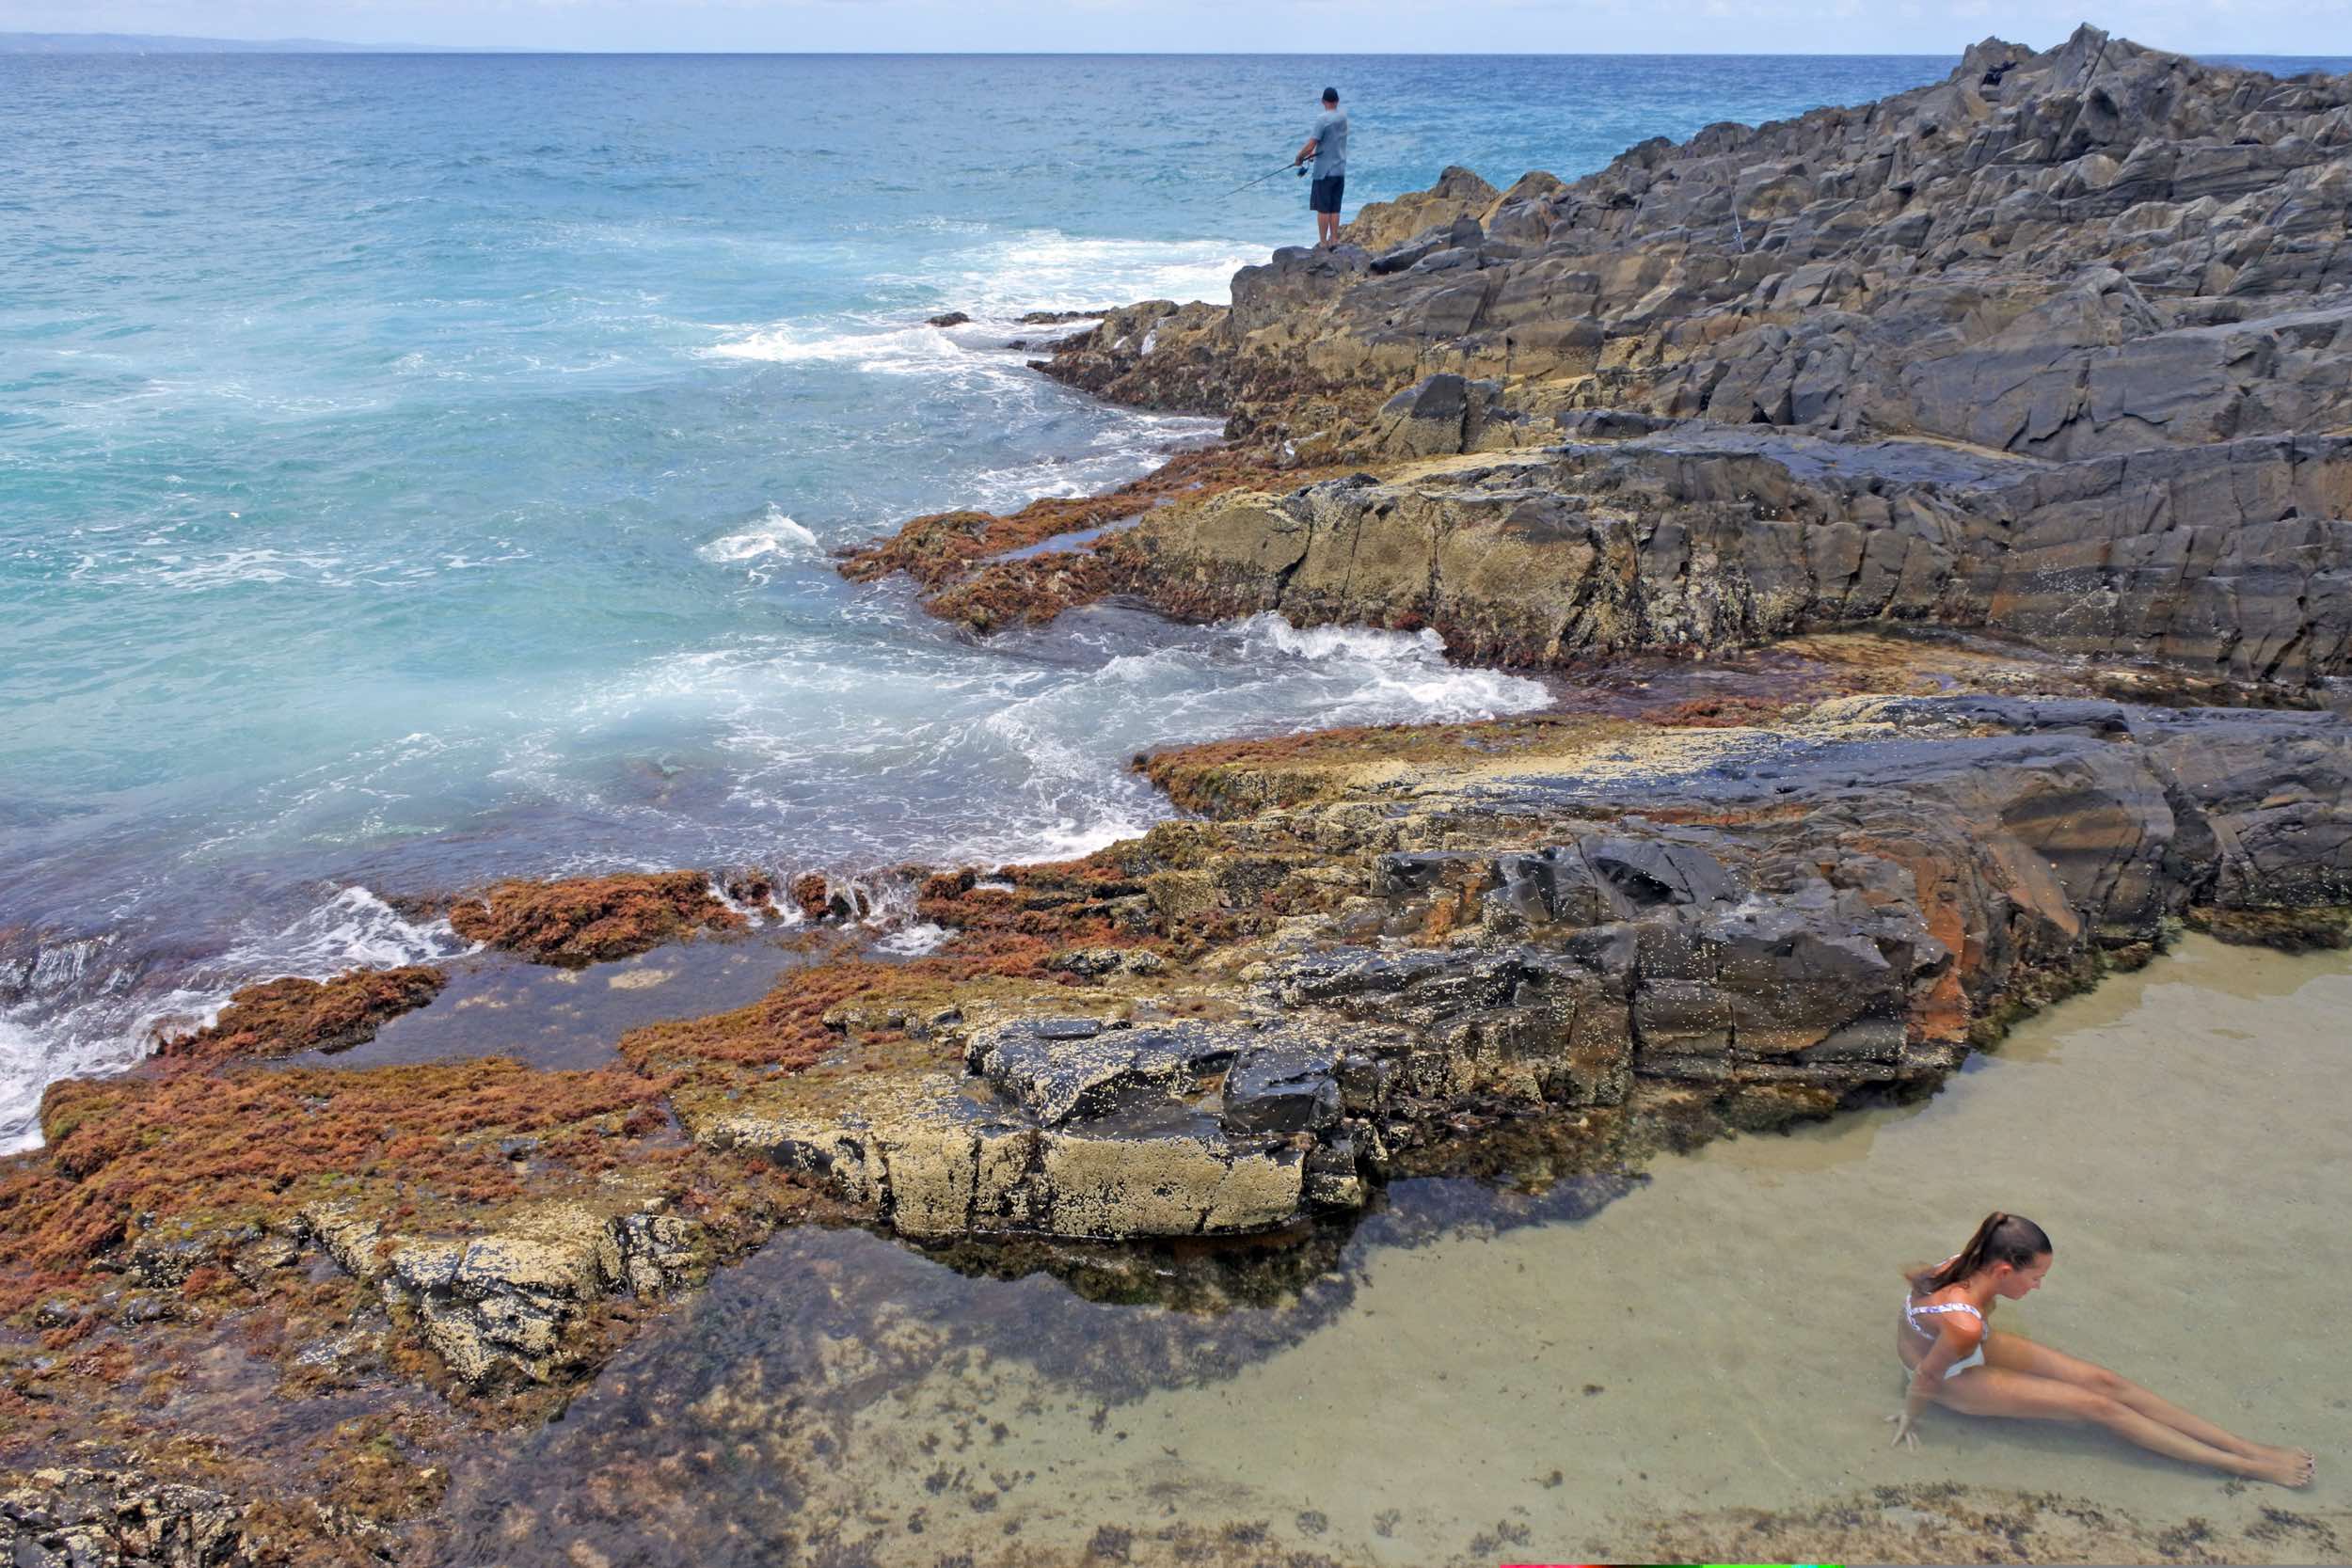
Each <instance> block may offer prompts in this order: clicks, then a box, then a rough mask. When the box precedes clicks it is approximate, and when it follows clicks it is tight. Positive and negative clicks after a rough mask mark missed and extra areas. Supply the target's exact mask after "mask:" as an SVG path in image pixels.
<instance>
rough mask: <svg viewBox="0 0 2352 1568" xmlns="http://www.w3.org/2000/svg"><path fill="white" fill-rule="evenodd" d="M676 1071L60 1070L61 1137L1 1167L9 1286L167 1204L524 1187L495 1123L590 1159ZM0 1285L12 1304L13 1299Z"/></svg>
mask: <svg viewBox="0 0 2352 1568" xmlns="http://www.w3.org/2000/svg"><path fill="white" fill-rule="evenodd" d="M669 1086H670V1085H669V1084H668V1083H667V1082H666V1081H665V1080H662V1079H659V1078H649V1077H644V1076H640V1075H638V1074H635V1073H628V1072H619V1071H611V1070H607V1071H598V1072H535V1071H532V1069H528V1068H524V1067H522V1066H520V1065H518V1064H516V1063H515V1062H512V1061H509V1060H506V1059H503V1058H499V1057H490V1058H485V1059H481V1060H475V1061H466V1062H444V1063H426V1064H422V1065H418V1066H411V1067H399V1068H375V1069H367V1070H364V1071H357V1072H348V1071H341V1070H337V1069H232V1070H229V1071H225V1072H212V1071H206V1070H204V1069H201V1068H199V1067H195V1066H190V1067H184V1068H179V1069H165V1070H164V1071H161V1072H158V1073H148V1074H132V1075H126V1076H123V1077H119V1078H110V1079H102V1080H87V1079H69V1080H66V1081H64V1082H61V1083H58V1084H55V1085H51V1086H50V1089H49V1093H48V1094H47V1096H46V1097H45V1098H44V1099H43V1101H42V1104H41V1131H42V1133H43V1135H44V1136H45V1137H46V1139H47V1140H48V1147H47V1148H45V1149H43V1150H41V1151H40V1152H39V1153H37V1154H32V1155H26V1156H20V1157H19V1158H18V1159H16V1160H13V1161H10V1162H8V1163H7V1164H5V1165H0V1280H4V1281H7V1282H8V1283H7V1284H0V1291H6V1292H8V1293H11V1294H12V1293H15V1291H17V1290H18V1289H21V1287H22V1285H23V1282H24V1279H25V1277H26V1274H27V1271H32V1272H36V1273H40V1272H45V1273H47V1274H49V1275H53V1276H54V1275H58V1274H60V1273H71V1272H72V1271H75V1270H78V1269H79V1268H80V1267H81V1266H82V1265H84V1264H86V1263H87V1262H88V1261H89V1260H90V1259H94V1258H96V1257H98V1256H99V1255H100V1254H102V1253H103V1252H104V1251H106V1250H107V1249H109V1248H111V1247H114V1246H117V1245H119V1244H120V1243H122V1242H123V1241H125V1240H126V1239H128V1238H129V1237H130V1236H131V1235H132V1234H133V1233H134V1232H135V1230H139V1229H146V1228H151V1227H153V1226H154V1225H155V1224H156V1223H158V1222H160V1221H162V1220H165V1219H190V1220H199V1221H202V1222H204V1223H207V1224H211V1223H230V1222H234V1221H237V1220H240V1219H243V1218H247V1217H251V1216H254V1215H258V1214H260V1213H262V1212H290V1211H291V1210H293V1209H294V1208H295V1207H296V1206H298V1205H299V1204H300V1203H301V1202H302V1201H304V1199H305V1198H306V1197H307V1196H317V1195H318V1194H321V1193H324V1192H325V1191H326V1190H327V1189H328V1188H330V1187H331V1188H342V1187H346V1186H350V1185H352V1184H354V1183H358V1182H365V1181H369V1180H381V1181H385V1182H387V1183H389V1184H391V1185H392V1186H393V1187H394V1188H396V1189H397V1190H398V1191H400V1192H402V1193H403V1194H405V1195H406V1196H407V1197H408V1199H409V1200H410V1201H412V1202H421V1203H425V1204H431V1205H434V1206H441V1207H448V1206H466V1205H475V1206H479V1205H485V1204H496V1203H501V1202H505V1201H509V1200H512V1199H515V1198H517V1197H520V1196H524V1189H523V1186H522V1183H521V1181H520V1180H519V1179H518V1178H517V1176H516V1172H515V1170H514V1167H513V1164H512V1163H511V1162H510V1161H508V1160H507V1159H505V1158H504V1157H503V1156H501V1154H500V1152H499V1151H498V1149H497V1148H495V1147H493V1140H494V1139H495V1138H496V1137H497V1136H500V1135H516V1134H537V1135H540V1136H541V1139H542V1145H541V1148H542V1153H543V1154H544V1155H545V1156H546V1158H547V1159H548V1160H549V1161H554V1162H563V1163H566V1164H573V1163H576V1166H575V1168H579V1169H583V1170H585V1169H594V1168H597V1167H600V1166H603V1165H605V1164H609V1162H610V1161H611V1160H612V1159H613V1158H614V1157H615V1154H616V1152H617V1150H616V1149H615V1148H613V1147H612V1146H613V1144H614V1142H615V1140H616V1139H617V1140H626V1139H627V1138H628V1137H631V1136H639V1137H642V1136H644V1134H645V1133H646V1132H650V1131H651V1130H652V1129H654V1128H655V1127H658V1126H660V1125H663V1123H664V1121H665V1118H664V1117H663V1114H662V1111H661V1109H660V1101H661V1100H662V1098H663V1096H664V1095H665V1094H666V1092H667V1090H668V1088H669ZM21 1305H22V1303H21V1302H17V1303H14V1304H11V1303H10V1302H9V1301H8V1300H6V1299H0V1312H5V1311H7V1310H12V1309H14V1307H15V1306H21Z"/></svg>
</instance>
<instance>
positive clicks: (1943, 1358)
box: [1887, 1312, 1984, 1448]
mask: <svg viewBox="0 0 2352 1568" xmlns="http://www.w3.org/2000/svg"><path fill="white" fill-rule="evenodd" d="M1937 1322H1938V1323H1939V1324H1940V1326H1941V1328H1942V1332H1941V1333H1939V1334H1937V1335H1936V1337H1935V1343H1934V1344H1932V1345H1930V1346H1929V1347H1928V1354H1925V1355H1923V1356H1921V1357H1920V1358H1919V1365H1918V1366H1917V1367H1915V1368H1914V1369H1913V1370H1912V1373H1911V1388H1910V1391H1909V1392H1908V1393H1907V1394H1905V1395H1904V1397H1903V1408H1902V1414H1901V1415H1899V1416H1889V1417H1888V1418H1887V1419H1888V1420H1890V1421H1892V1422H1894V1423H1895V1438H1894V1440H1895V1441H1896V1442H1897V1443H1909V1444H1910V1445H1911V1446H1912V1447H1914V1448H1917V1447H1918V1446H1919V1436H1918V1433H1915V1432H1914V1431H1912V1423H1913V1422H1915V1421H1916V1420H1917V1419H1918V1418H1919V1412H1920V1411H1922V1410H1925V1409H1926V1408H1927V1407H1928V1406H1929V1405H1930V1404H1931V1403H1932V1402H1934V1400H1935V1391H1936V1389H1937V1388H1939V1387H1941V1386H1943V1383H1944V1372H1945V1370H1946V1369H1947V1368H1948V1367H1950V1366H1951V1365H1952V1363H1953V1362H1955V1361H1959V1360H1962V1359H1963V1358H1964V1357H1965V1356H1966V1355H1967V1354H1968V1353H1969V1352H1970V1351H1973V1350H1975V1349H1976V1348H1977V1344H1978V1342H1979V1340H1981V1339H1982V1338H1984V1324H1983V1323H1981V1322H1979V1320H1977V1319H1975V1318H1972V1317H1970V1316H1968V1315H1967V1314H1966V1313H1964V1312H1946V1313H1944V1314H1942V1315H1941V1316H1940V1317H1939V1318H1938V1319H1937Z"/></svg>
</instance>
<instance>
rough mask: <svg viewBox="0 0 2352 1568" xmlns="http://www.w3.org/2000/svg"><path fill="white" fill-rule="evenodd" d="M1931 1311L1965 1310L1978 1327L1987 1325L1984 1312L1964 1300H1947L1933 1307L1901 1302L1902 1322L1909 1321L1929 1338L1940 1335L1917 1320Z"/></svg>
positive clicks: (1907, 1301)
mask: <svg viewBox="0 0 2352 1568" xmlns="http://www.w3.org/2000/svg"><path fill="white" fill-rule="evenodd" d="M1933 1312H1965V1313H1967V1314H1968V1315H1969V1316H1970V1317H1972V1318H1974V1319H1976V1320H1977V1326H1978V1327H1979V1328H1983V1327H1986V1326H1988V1325H1987V1324H1986V1323H1985V1321H1984V1314H1983V1313H1981V1312H1979V1311H1978V1310H1977V1309H1976V1308H1975V1307H1971V1306H1969V1305H1968V1304H1967V1303H1966V1302H1964V1301H1947V1302H1943V1303H1941V1304H1939V1305H1937V1306H1934V1307H1920V1306H1916V1305H1915V1304H1914V1303H1912V1302H1911V1301H1909V1300H1906V1301H1905V1302H1904V1303H1903V1322H1905V1323H1909V1324H1910V1325H1911V1326H1912V1327H1914V1328H1915V1329H1917V1330H1918V1331H1919V1332H1920V1333H1921V1334H1923V1335H1925V1336H1926V1337H1927V1338H1931V1339H1934V1338H1941V1336H1940V1335H1938V1334H1937V1333H1936V1331H1935V1330H1934V1329H1932V1328H1930V1327H1929V1326H1928V1325H1927V1324H1926V1323H1921V1322H1920V1321H1919V1320H1920V1319H1921V1318H1922V1317H1924V1316H1926V1315H1928V1314H1930V1313H1933Z"/></svg>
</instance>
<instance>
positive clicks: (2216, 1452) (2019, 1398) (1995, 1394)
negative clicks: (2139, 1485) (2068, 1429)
mask: <svg viewBox="0 0 2352 1568" xmlns="http://www.w3.org/2000/svg"><path fill="white" fill-rule="evenodd" d="M1990 1359H1991V1358H1990V1357H1989V1356H1988V1357H1987V1360H1988V1361H1990ZM1940 1402H1942V1403H1943V1404H1945V1405H1946V1406H1947V1407H1949V1408H1951V1409H1953V1410H1958V1411H1961V1412H1963V1414H1966V1415H1970V1416H2008V1417H2012V1418H2020V1419H2024V1420H2038V1421H2085V1422H2089V1423H2090V1424H2092V1425H2096V1426H2102V1427H2105V1428H2106V1430H2107V1431H2109V1432H2111V1433H2115V1434H2116V1435H2117V1436H2118V1437H2121V1438H2123V1439H2124V1440H2125V1441H2127V1442H2131V1443H2137V1445H2139V1446H2140V1447H2141V1448H2143V1449H2148V1450H2149V1451H2150V1452H2152V1453H2160V1454H2162V1455H2164V1456H2165V1457H2166V1458H2168V1459H2178V1460H2181V1461H2183V1462H2184V1463H2185V1464H2190V1465H2204V1466H2205V1467H2206V1468H2207V1469H2213V1470H2220V1471H2223V1472H2225V1473H2227V1474H2229V1475H2233V1476H2246V1477H2249V1478H2250V1479H2252V1480H2255V1481H2271V1482H2273V1483H2275V1484H2277V1485H2280V1486H2303V1485H2307V1484H2309V1482H2310V1481H2311V1479H2312V1478H2311V1472H2310V1471H2309V1469H2308V1468H2306V1467H2305V1466H2304V1465H2303V1464H2302V1463H2301V1461H2300V1460H2299V1459H2297V1458H2296V1457H2294V1456H2290V1455H2284V1454H2281V1455H2280V1458H2278V1459H2277V1460H2270V1459H2263V1458H2257V1457H2255V1456H2254V1455H2251V1454H2243V1453H2236V1452H2233V1451H2232V1450H2231V1449H2220V1448H2216V1447H2215V1446H2214V1445H2212V1444H2210V1443H2202V1442H2200V1441H2198V1440H2197V1439H2196V1438H2194V1437H2191V1436H2190V1435H2189V1434H2188V1433H2185V1432H2180V1431H2177V1430H2175V1429H2174V1428H2172V1427H2169V1426H2167V1425H2165V1424H2164V1423H2163V1422H2162V1421H2159V1420H2157V1419H2155V1418H2153V1417H2150V1416H2145V1415H2142V1414H2141V1413H2140V1412H2138V1411H2137V1410H2135V1409H2133V1408H2132V1407H2131V1406H2130V1405H2128V1404H2125V1403H2123V1402H2122V1401H2121V1400H2117V1399H2113V1398H2111V1397H2109V1396H2108V1395H2106V1394H2099V1393H2093V1392H2092V1391H2091V1390H2090V1389H2088V1388H2083V1387H2078V1386H2075V1385H2074V1384H2072V1383H2062V1382H2060V1381H2058V1379H2056V1378H2048V1377H2036V1376H2033V1375H2032V1374H2031V1373H2028V1372H2018V1371H2010V1370H2005V1369H2003V1368H2000V1367H1994V1366H1991V1365H1987V1366H1983V1367H1976V1368H1972V1369H1970V1370H1967V1371H1964V1372H1963V1373H1961V1374H1960V1376H1958V1377H1956V1378H1953V1379H1952V1380H1951V1381H1950V1382H1948V1383H1947V1384H1945V1385H1944V1390H1943V1393H1942V1395H1941V1397H1940Z"/></svg>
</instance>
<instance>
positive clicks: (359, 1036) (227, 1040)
mask: <svg viewBox="0 0 2352 1568" xmlns="http://www.w3.org/2000/svg"><path fill="white" fill-rule="evenodd" d="M448 984H449V976H448V975H447V974H444V973H443V972H442V971H440V970H438V969H434V968H430V967H428V966H425V965H421V964H411V965H408V966H406V967H405V968H401V969H361V970H354V971H352V972H351V973H350V974H339V975H337V976H336V977H335V978H334V979H332V980H327V981H324V982H322V981H318V980H302V979H293V978H289V979H283V980H269V981H265V982H263V983H262V984H261V985H257V986H247V987H246V988H245V989H244V990H240V991H238V992H237V993H236V994H235V995H233V996H231V997H230V999H229V1006H227V1007H225V1008H223V1009H222V1011H221V1015H220V1019H219V1021H218V1022H215V1024H213V1026H212V1027H211V1028H209V1029H202V1030H199V1031H198V1032H196V1033H195V1034H192V1035H183V1036H180V1037H177V1038H174V1039H170V1040H167V1041H166V1042H164V1046H163V1050H162V1054H164V1055H166V1056H168V1057H187V1058H195V1059H199V1060H204V1061H215V1060H221V1059H225V1058H232V1057H258V1058H267V1057H273V1056H292V1055H295V1054H297V1053H301V1052H305V1051H348V1050H349V1049H351V1048H352V1047H353V1046H355V1045H358V1044H360V1043H362V1042H364V1041H366V1040H370V1039H373V1038H374V1037H375V1032H376V1030H377V1029H379V1028H381V1027H382V1026H383V1025H384V1024H385V1023H387V1022H389V1021H390V1020H392V1019H395V1018H398V1017H399V1016H400V1015H401V1014H403V1013H406V1012H413V1011H415V1010H416V1009H417V1008H419V1007H421V1006H424V1005H425V1004H426V1003H428V1002H430V1001H432V1000H433V999H434V998H435V997H436V996H437V995H439V994H440V992H441V988H442V987H443V986H446V985H448Z"/></svg>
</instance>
